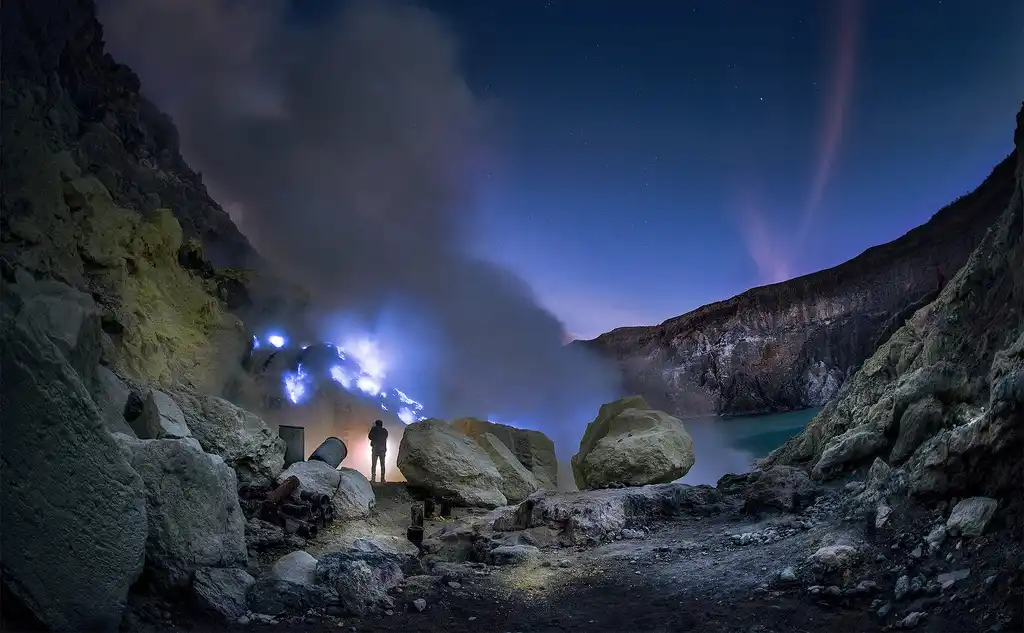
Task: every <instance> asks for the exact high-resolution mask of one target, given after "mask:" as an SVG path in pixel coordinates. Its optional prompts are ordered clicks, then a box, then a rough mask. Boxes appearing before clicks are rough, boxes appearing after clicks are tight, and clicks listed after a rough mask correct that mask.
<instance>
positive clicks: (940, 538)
mask: <svg viewBox="0 0 1024 633" xmlns="http://www.w3.org/2000/svg"><path fill="white" fill-rule="evenodd" d="M924 540H925V542H926V543H928V549H929V550H931V551H933V552H934V551H936V550H938V549H939V548H940V547H942V544H943V543H944V542H945V541H946V526H944V525H938V526H936V527H935V529H933V530H932V531H931V532H929V533H928V536H926V537H924Z"/></svg>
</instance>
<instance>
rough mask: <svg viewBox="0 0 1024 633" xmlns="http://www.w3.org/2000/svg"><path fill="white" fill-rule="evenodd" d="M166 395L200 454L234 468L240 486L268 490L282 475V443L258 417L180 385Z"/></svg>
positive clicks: (225, 401)
mask: <svg viewBox="0 0 1024 633" xmlns="http://www.w3.org/2000/svg"><path fill="white" fill-rule="evenodd" d="M168 394H169V395H170V397H171V398H172V399H173V400H174V402H176V403H177V405H178V406H179V407H181V411H182V413H183V415H184V418H185V421H186V422H187V423H188V428H189V429H190V430H191V431H192V436H193V437H195V438H196V439H197V440H199V443H200V444H201V445H202V447H203V450H204V451H206V452H207V453H213V454H215V455H220V456H221V457H222V458H223V459H224V461H225V462H227V464H228V465H229V466H231V467H232V468H234V469H235V473H236V474H237V476H238V483H239V484H241V485H256V486H269V485H271V484H272V483H273V481H274V479H275V478H276V477H277V476H278V475H279V474H280V473H281V469H283V468H284V452H285V442H284V440H282V439H281V438H280V437H278V436H277V434H276V433H275V432H274V431H272V430H271V429H270V427H269V426H267V425H266V423H264V422H263V420H262V419H261V418H260V417H259V416H258V415H256V414H255V413H251V412H249V411H246V410H245V409H242V408H240V407H236V406H235V405H233V404H231V403H230V402H228V401H227V400H225V399H223V398H217V397H214V396H208V395H205V394H202V393H200V392H198V391H196V390H195V389H191V388H188V387H184V386H181V385H178V386H175V387H174V388H173V389H169V390H168Z"/></svg>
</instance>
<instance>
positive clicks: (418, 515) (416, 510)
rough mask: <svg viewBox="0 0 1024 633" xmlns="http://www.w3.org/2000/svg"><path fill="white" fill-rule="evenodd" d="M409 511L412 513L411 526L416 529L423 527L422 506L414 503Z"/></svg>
mask: <svg viewBox="0 0 1024 633" xmlns="http://www.w3.org/2000/svg"><path fill="white" fill-rule="evenodd" d="M409 509H410V510H411V511H412V512H411V514H412V524H413V525H414V526H416V527H423V506H421V505H420V504H418V503H414V504H412V507H411V508H409Z"/></svg>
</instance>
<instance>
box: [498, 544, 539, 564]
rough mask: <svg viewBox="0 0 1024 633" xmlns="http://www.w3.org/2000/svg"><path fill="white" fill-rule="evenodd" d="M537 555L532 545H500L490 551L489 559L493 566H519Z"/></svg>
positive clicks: (537, 552) (536, 550)
mask: <svg viewBox="0 0 1024 633" xmlns="http://www.w3.org/2000/svg"><path fill="white" fill-rule="evenodd" d="M539 554H540V550H539V549H537V548H536V547H534V546H533V545H501V546H499V547H495V548H494V549H492V550H491V553H490V558H491V563H492V564H494V565H519V564H522V563H525V562H526V561H528V560H530V559H533V558H536V557H537V556H538V555H539Z"/></svg>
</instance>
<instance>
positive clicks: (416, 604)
mask: <svg viewBox="0 0 1024 633" xmlns="http://www.w3.org/2000/svg"><path fill="white" fill-rule="evenodd" d="M412 606H413V608H414V609H416V610H417V611H419V612H421V613H422V612H423V610H424V609H426V608H427V601H426V600H424V599H423V598H416V599H415V600H413V601H412Z"/></svg>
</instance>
